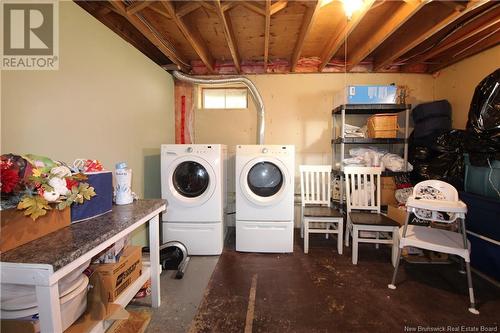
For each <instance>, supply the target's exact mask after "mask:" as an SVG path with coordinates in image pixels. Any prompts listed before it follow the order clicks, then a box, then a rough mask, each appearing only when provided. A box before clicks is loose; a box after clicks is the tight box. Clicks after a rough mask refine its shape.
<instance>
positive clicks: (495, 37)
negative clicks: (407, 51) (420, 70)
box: [428, 31, 500, 73]
mask: <svg viewBox="0 0 500 333" xmlns="http://www.w3.org/2000/svg"><path fill="white" fill-rule="evenodd" d="M467 44H469V43H467ZM499 44H500V34H499V33H498V31H496V32H493V33H489V34H487V35H486V36H483V37H482V38H480V39H479V40H477V41H476V42H474V43H472V44H470V45H468V46H467V47H466V48H465V49H464V48H463V47H460V46H457V47H456V51H455V52H454V54H451V55H445V56H443V57H442V59H443V60H442V61H441V62H439V63H437V64H435V65H432V66H429V67H428V72H429V73H435V72H437V71H439V70H441V69H443V68H445V67H448V66H450V65H453V64H454V63H457V62H459V61H461V60H464V59H466V58H468V57H471V56H473V55H475V54H477V53H480V52H483V51H485V50H487V49H489V48H491V47H494V46H496V45H499Z"/></svg>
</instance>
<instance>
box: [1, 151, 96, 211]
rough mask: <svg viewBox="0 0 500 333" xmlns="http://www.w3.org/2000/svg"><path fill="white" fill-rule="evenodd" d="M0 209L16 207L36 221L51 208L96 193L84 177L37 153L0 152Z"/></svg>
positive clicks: (83, 199)
mask: <svg viewBox="0 0 500 333" xmlns="http://www.w3.org/2000/svg"><path fill="white" fill-rule="evenodd" d="M0 172H1V173H0V192H1V196H2V200H1V208H2V209H8V208H17V209H19V210H23V211H24V215H25V216H29V217H31V218H32V219H33V220H36V219H37V218H38V217H40V216H43V215H45V214H46V213H47V211H48V210H51V209H52V208H55V209H58V210H63V209H65V208H67V207H69V206H71V205H72V204H73V203H78V204H82V203H83V202H84V201H85V200H90V199H91V198H92V197H93V196H95V195H96V194H95V191H94V188H93V187H91V186H89V184H88V183H86V182H85V180H87V176H86V175H84V174H83V173H81V172H76V173H72V172H71V169H70V168H69V167H67V166H66V165H64V164H63V163H61V162H57V161H53V160H51V159H49V158H47V157H42V156H36V155H31V154H29V155H25V156H19V155H13V154H6V155H2V157H1V161H0Z"/></svg>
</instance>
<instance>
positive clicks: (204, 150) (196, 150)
mask: <svg viewBox="0 0 500 333" xmlns="http://www.w3.org/2000/svg"><path fill="white" fill-rule="evenodd" d="M212 149H213V148H212V146H195V147H187V148H186V153H189V154H208V153H210V152H212Z"/></svg>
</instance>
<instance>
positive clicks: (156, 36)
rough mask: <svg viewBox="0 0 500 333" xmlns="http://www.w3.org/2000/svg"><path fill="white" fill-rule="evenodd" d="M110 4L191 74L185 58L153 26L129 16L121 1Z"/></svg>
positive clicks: (180, 67) (117, 0)
mask: <svg viewBox="0 0 500 333" xmlns="http://www.w3.org/2000/svg"><path fill="white" fill-rule="evenodd" d="M110 3H111V5H112V6H113V7H114V8H115V9H116V10H117V11H118V12H119V13H120V14H121V15H122V16H124V17H125V18H126V19H127V20H128V21H129V22H130V23H131V24H132V25H133V26H134V27H135V28H136V29H137V30H139V31H140V32H141V33H142V34H143V35H144V37H146V38H147V39H148V40H149V41H150V42H151V43H153V44H154V45H155V46H156V47H157V48H158V49H159V50H160V51H161V52H162V53H163V54H165V55H166V56H167V57H168V58H169V59H170V60H172V62H173V63H175V64H176V65H177V66H178V67H179V69H181V70H182V71H184V72H186V73H188V72H189V65H187V64H188V62H187V61H186V60H184V58H183V57H182V56H180V55H179V54H178V52H177V51H176V50H175V49H173V47H172V45H167V44H166V43H165V41H164V40H163V38H162V37H161V36H160V35H159V34H158V32H157V31H154V30H153V29H152V28H151V26H149V25H147V24H146V23H144V22H143V21H142V20H141V19H140V18H139V17H138V16H136V15H128V14H127V11H126V8H125V4H124V3H123V2H122V1H121V0H114V1H110ZM169 44H170V43H169Z"/></svg>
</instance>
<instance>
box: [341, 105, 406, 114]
mask: <svg viewBox="0 0 500 333" xmlns="http://www.w3.org/2000/svg"><path fill="white" fill-rule="evenodd" d="M342 109H344V110H345V114H377V113H399V112H403V111H406V110H407V109H411V104H342V105H339V106H337V107H336V108H335V109H333V110H332V114H333V115H335V114H340V113H341V112H342Z"/></svg>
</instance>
